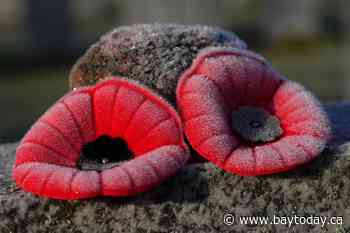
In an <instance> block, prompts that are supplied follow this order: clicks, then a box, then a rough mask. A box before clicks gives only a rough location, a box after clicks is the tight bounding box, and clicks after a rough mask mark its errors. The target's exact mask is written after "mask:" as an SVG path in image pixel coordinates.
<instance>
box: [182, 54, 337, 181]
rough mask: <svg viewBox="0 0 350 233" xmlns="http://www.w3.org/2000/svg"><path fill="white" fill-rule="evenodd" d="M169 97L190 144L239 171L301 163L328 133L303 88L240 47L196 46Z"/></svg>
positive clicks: (319, 111)
mask: <svg viewBox="0 0 350 233" xmlns="http://www.w3.org/2000/svg"><path fill="white" fill-rule="evenodd" d="M177 104H178V108H179V109H180V112H181V118H182V120H183V124H184V128H185V133H186V136H187V138H188V140H189V142H190V144H191V145H192V146H193V148H194V149H195V150H196V151H197V152H198V153H199V154H200V155H201V156H203V157H205V158H206V159H208V160H210V161H211V162H213V163H215V164H216V165H217V166H219V167H221V168H223V169H224V170H226V171H228V172H232V173H237V174H240V175H264V174H271V173H277V172H282V171H286V170H289V169H292V168H294V167H296V166H298V165H300V164H303V163H306V162H308V161H310V160H311V159H313V158H314V157H316V156H317V155H318V154H320V153H321V152H322V150H323V149H324V147H325V144H326V142H327V140H328V139H329V137H330V134H331V132H330V131H331V130H330V126H329V121H328V118H327V116H326V114H325V112H324V111H323V108H322V106H321V104H320V103H319V101H318V100H317V99H316V98H315V97H314V96H313V95H312V94H311V93H310V92H309V91H307V90H306V89H305V88H304V87H302V86H301V85H299V84H297V83H295V82H293V81H290V80H287V79H286V78H284V77H282V76H281V75H280V74H278V73H277V72H276V71H274V70H273V69H272V68H271V66H270V65H269V64H268V63H267V62H266V61H265V59H264V58H262V57H261V56H259V55H257V54H255V53H252V52H249V51H247V50H242V49H227V48H211V49H207V50H205V51H203V52H201V53H200V54H199V55H198V56H197V58H196V59H195V60H194V62H193V64H192V66H191V67H190V68H189V69H188V70H187V71H186V72H185V73H184V74H183V75H182V77H181V79H180V82H179V84H178V88H177Z"/></svg>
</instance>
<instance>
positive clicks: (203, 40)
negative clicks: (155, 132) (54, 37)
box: [69, 24, 246, 103]
mask: <svg viewBox="0 0 350 233" xmlns="http://www.w3.org/2000/svg"><path fill="white" fill-rule="evenodd" d="M210 46H224V47H225V46H226V47H239V48H245V47H246V45H245V43H244V42H243V41H241V40H240V39H239V38H238V37H237V36H236V35H235V34H233V33H231V32H228V31H224V30H222V29H220V28H214V27H208V26H201V25H194V26H184V25H177V24H139V25H133V26H126V27H119V28H117V29H115V30H113V31H111V32H109V33H107V34H106V35H104V36H102V38H101V39H100V41H98V42H97V43H95V44H94V45H92V46H91V47H90V49H89V50H88V51H87V52H86V53H85V54H84V55H83V56H82V57H81V58H80V59H79V60H78V61H77V63H76V64H75V65H74V66H73V68H72V70H71V73H70V78H69V80H70V87H71V88H74V87H77V86H85V85H91V84H94V83H96V82H97V81H98V80H101V79H103V78H105V77H106V76H108V75H111V74H114V75H119V76H123V77H126V78H129V79H133V80H137V81H139V82H140V83H143V84H144V85H146V86H148V87H150V88H152V89H153V90H155V91H158V92H159V93H160V94H161V95H163V97H165V98H167V99H168V100H169V101H170V102H172V103H174V99H175V89H176V84H177V80H178V78H179V77H180V74H181V73H182V72H183V71H184V70H185V69H186V68H188V67H189V66H190V65H191V63H192V61H193V58H194V57H195V56H196V55H197V53H198V51H199V50H201V49H203V48H206V47H210Z"/></svg>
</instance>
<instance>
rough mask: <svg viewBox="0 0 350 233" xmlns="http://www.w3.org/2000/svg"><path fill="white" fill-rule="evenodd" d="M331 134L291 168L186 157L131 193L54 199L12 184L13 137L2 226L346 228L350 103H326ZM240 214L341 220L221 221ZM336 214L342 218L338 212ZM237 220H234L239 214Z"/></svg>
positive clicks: (0, 174) (3, 164)
mask: <svg viewBox="0 0 350 233" xmlns="http://www.w3.org/2000/svg"><path fill="white" fill-rule="evenodd" d="M327 112H328V114H329V116H330V118H331V121H332V127H333V131H334V138H333V140H332V141H331V142H330V143H329V145H328V146H327V148H326V150H325V151H324V153H323V154H322V155H321V156H319V157H318V158H317V159H315V160H314V161H312V162H310V163H309V164H306V165H304V166H302V167H300V168H298V169H295V170H293V171H290V172H286V173H282V174H276V175H269V176H262V177H240V176H237V175H233V174H229V173H225V172H224V171H222V170H221V169H219V168H216V167H215V166H214V165H212V164H210V163H199V164H190V165H188V166H186V167H184V168H183V169H182V170H180V171H179V172H178V174H177V175H176V176H175V177H173V178H171V179H169V180H168V181H166V182H165V183H163V184H162V185H161V186H159V187H158V188H156V189H155V190H153V191H150V192H148V193H144V194H141V195H138V196H136V197H130V198H95V199H90V200H84V201H56V200H49V199H46V198H41V197H36V196H34V195H32V194H30V193H25V192H23V191H21V190H19V189H18V188H16V187H15V185H14V184H13V182H12V181H11V167H12V164H13V161H14V158H15V148H16V146H17V144H6V145H2V146H0V232H43V233H44V232H50V233H51V232H154V233H155V232H287V231H288V232H315V233H316V232H317V233H319V232H350V202H349V200H350V148H349V145H350V143H349V140H350V118H349V116H350V103H341V104H332V105H328V106H327ZM225 213H232V214H234V215H235V216H236V219H238V217H239V216H248V215H249V216H250V215H254V216H269V217H270V218H273V216H274V215H275V216H280V217H281V216H289V217H292V216H293V215H297V216H311V215H312V216H328V217H330V216H339V217H342V218H343V219H342V223H343V224H342V225H341V226H340V225H331V224H326V225H325V226H324V227H323V228H322V227H321V225H308V224H306V225H301V224H299V225H292V226H291V228H288V226H287V225H283V224H280V225H273V224H267V225H263V224H255V225H251V224H250V225H244V224H239V223H235V224H234V225H231V226H228V225H225V224H224V223H223V216H224V214H225ZM339 220H340V219H339ZM237 221H238V220H237Z"/></svg>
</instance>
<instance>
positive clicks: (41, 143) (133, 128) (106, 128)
mask: <svg viewBox="0 0 350 233" xmlns="http://www.w3.org/2000/svg"><path fill="white" fill-rule="evenodd" d="M108 148H109V149H108ZM127 158H129V159H127ZM188 158H189V152H188V148H187V146H186V144H185V142H184V139H183V133H182V125H181V122H180V118H179V116H178V114H177V113H176V111H175V110H174V109H173V108H172V107H171V106H170V104H168V103H167V102H166V101H165V100H163V99H162V98H160V97H159V96H157V95H156V94H154V93H152V92H151V91H150V90H149V89H146V88H144V87H141V86H140V85H137V84H136V83H133V82H130V81H127V80H124V79H121V78H118V79H117V78H111V79H108V80H106V81H102V82H100V83H98V84H97V85H95V86H91V87H85V88H78V89H75V90H73V91H72V92H70V93H68V94H67V95H65V96H64V97H62V98H61V99H60V100H58V101H57V103H55V104H54V105H53V106H52V107H51V108H50V109H49V110H48V111H47V112H46V113H45V114H44V115H43V116H42V117H40V118H39V120H38V121H37V122H36V123H35V124H34V125H33V126H32V128H31V129H30V130H29V131H28V132H27V134H26V135H25V136H24V138H23V139H22V141H21V143H20V145H19V146H18V148H17V152H16V161H15V165H14V170H13V177H14V180H15V181H16V184H17V185H18V186H20V187H22V188H23V189H24V190H25V191H28V192H32V193H34V194H37V195H40V196H46V197H49V198H54V199H81V198H90V197H95V196H128V195H134V194H137V193H140V192H144V191H147V190H149V189H151V188H153V187H155V186H157V185H159V184H160V183H161V182H162V181H164V180H165V179H167V178H168V177H170V176H171V175H173V174H174V173H175V172H176V171H177V170H178V169H179V168H180V167H182V166H183V165H184V164H185V163H186V161H187V160H188ZM122 159H124V160H122Z"/></svg>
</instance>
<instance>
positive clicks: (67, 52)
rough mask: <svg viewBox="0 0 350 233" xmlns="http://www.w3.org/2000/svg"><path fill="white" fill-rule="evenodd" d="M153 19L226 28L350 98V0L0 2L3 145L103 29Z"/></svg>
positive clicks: (318, 87) (63, 87) (326, 90)
mask: <svg viewBox="0 0 350 233" xmlns="http://www.w3.org/2000/svg"><path fill="white" fill-rule="evenodd" d="M147 22H171V23H182V24H207V25H215V26H220V27H222V28H224V29H227V30H230V31H233V32H235V33H237V34H238V36H240V37H241V38H242V39H244V40H245V41H246V42H247V43H248V45H249V47H250V49H251V50H254V51H257V52H259V53H261V54H262V55H264V56H265V57H267V58H268V59H269V60H270V61H271V62H272V64H273V66H274V67H275V68H277V69H279V70H280V72H281V73H283V74H285V75H286V76H287V77H289V78H290V79H293V80H296V81H299V82H301V83H302V84H304V85H305V86H307V87H308V88H309V89H311V90H312V91H314V92H315V94H316V95H318V96H319V97H320V98H321V99H322V100H323V101H327V102H331V101H343V100H347V99H349V98H350V62H349V60H350V1H348V0H307V1H306V0H294V1H290V0H266V1H260V0H235V1H232V0H220V1H215V0H189V1H188V0H177V1H172V0H143V1H137V0H125V1H123V0H100V1H93V0H70V1H69V0H60V1H47V0H0V68H1V69H0V106H1V108H0V109H1V110H0V143H1V142H9V141H17V140H19V139H20V138H21V137H22V136H23V134H24V133H25V132H26V131H27V130H28V128H29V127H30V125H31V124H32V123H33V122H34V121H35V120H36V119H37V118H38V117H39V116H40V115H41V114H42V113H43V112H44V111H45V110H46V109H47V108H48V107H49V106H50V105H51V104H52V103H53V102H54V101H55V100H57V99H58V98H59V97H60V96H62V95H63V94H64V93H65V92H66V91H67V90H68V81H67V80H68V72H69V70H70V68H71V66H72V65H73V64H74V62H75V61H76V59H77V58H78V57H79V56H80V55H82V54H83V52H84V51H85V50H86V49H87V48H88V47H89V45H91V44H92V43H93V42H95V41H96V40H98V38H99V37H100V36H101V35H102V34H104V33H106V32H107V31H109V30H111V29H113V28H114V27H117V26H120V25H129V24H134V23H147Z"/></svg>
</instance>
